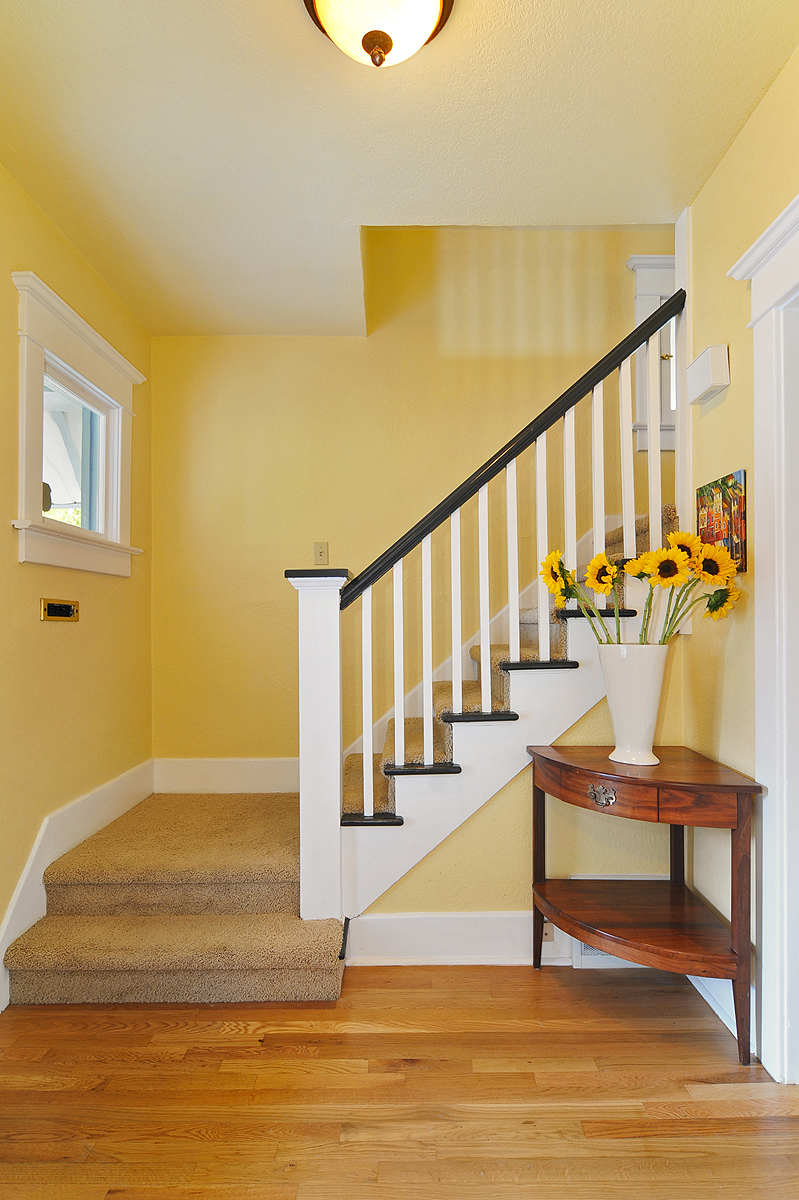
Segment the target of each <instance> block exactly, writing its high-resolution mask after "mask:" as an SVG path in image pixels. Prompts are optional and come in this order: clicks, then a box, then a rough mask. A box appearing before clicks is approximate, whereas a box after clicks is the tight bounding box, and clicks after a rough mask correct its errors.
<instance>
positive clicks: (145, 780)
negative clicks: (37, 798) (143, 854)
mask: <svg viewBox="0 0 799 1200" xmlns="http://www.w3.org/2000/svg"><path fill="white" fill-rule="evenodd" d="M152 791H153V760H152V759H148V760H147V761H146V762H143V763H140V764H139V766H137V767H133V768H132V769H131V770H130V771H126V772H125V774H124V775H118V776H117V778H116V779H111V780H110V781H109V782H108V783H104V784H101V786H100V787H98V788H95V789H94V791H91V792H88V793H87V794H86V795H85V796H79V797H78V799H77V800H72V801H71V802H70V803H69V804H65V805H64V806H63V808H58V809H56V811H55V812H52V813H50V814H49V816H47V817H45V819H44V820H43V821H42V824H41V828H40V829H39V832H38V834H37V836H36V841H35V842H34V843H33V849H32V850H31V852H30V855H29V856H28V861H27V862H26V864H25V868H24V870H23V872H22V875H21V876H20V880H19V883H18V884H17V886H16V888H15V890H14V895H13V896H12V897H11V903H10V904H9V906H8V910H7V912H6V915H5V917H4V918H3V923H2V925H0V964H1V963H2V960H3V958H4V957H5V952H6V950H7V949H8V947H9V946H10V945H11V943H12V942H13V941H15V940H16V939H17V938H18V937H19V936H20V934H22V933H24V932H25V930H26V929H30V927H31V925H34V924H35V923H36V922H37V921H38V920H39V919H40V918H41V917H43V916H44V914H45V910H46V906H47V898H46V896H45V891H44V883H43V879H42V877H43V875H44V872H45V870H46V869H47V867H49V866H50V863H53V862H55V860H56V859H57V858H60V857H61V855H62V854H66V852H67V850H72V849H73V847H75V846H77V845H79V843H80V842H82V841H84V839H85V838H87V837H91V835H92V834H93V833H97V831H98V830H99V829H102V828H103V826H105V825H108V823H109V822H110V821H113V820H114V819H115V818H116V817H119V816H121V815H122V813H124V812H127V811H128V809H129V808H133V806H134V804H138V803H139V802H140V801H141V800H144V799H145V798H146V797H147V796H149V795H151V793H152ZM7 1005H8V971H7V970H6V968H5V967H3V966H0V1010H1V1009H4V1008H5V1007H6V1006H7Z"/></svg>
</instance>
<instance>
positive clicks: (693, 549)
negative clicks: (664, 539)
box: [669, 530, 702, 558]
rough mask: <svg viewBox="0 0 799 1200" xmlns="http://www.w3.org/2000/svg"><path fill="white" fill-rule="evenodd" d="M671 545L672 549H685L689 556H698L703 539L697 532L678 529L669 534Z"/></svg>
mask: <svg viewBox="0 0 799 1200" xmlns="http://www.w3.org/2000/svg"><path fill="white" fill-rule="evenodd" d="M669 545H670V546H671V548H672V550H684V551H685V553H686V554H687V555H688V557H689V558H696V556H697V554H698V553H699V551H700V550H701V548H702V540H701V538H699V537H697V535H696V534H695V533H681V532H680V531H679V530H678V531H677V532H676V533H670V534H669Z"/></svg>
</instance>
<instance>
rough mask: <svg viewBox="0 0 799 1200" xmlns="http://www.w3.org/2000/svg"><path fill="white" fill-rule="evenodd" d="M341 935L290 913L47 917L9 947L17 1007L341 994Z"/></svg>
mask: <svg viewBox="0 0 799 1200" xmlns="http://www.w3.org/2000/svg"><path fill="white" fill-rule="evenodd" d="M342 933H343V926H342V924H341V922H339V921H336V920H327V921H301V920H300V919H299V917H295V916H293V915H291V914H289V913H272V914H268V915H265V916H264V915H254V914H235V915H232V916H162V917H130V916H123V917H91V916H85V915H81V916H46V917H43V918H42V920H41V921H39V922H38V923H37V924H36V925H34V926H33V928H32V929H29V930H28V931H27V933H24V934H23V935H22V937H20V938H18V939H17V941H16V942H14V944H13V945H12V946H11V947H9V949H8V951H7V952H6V957H5V962H6V966H7V967H8V968H9V972H10V987H11V1003H12V1004H115V1003H146V1004H165V1003H169V1004H174V1003H192V1002H196V1003H215V1002H219V1003H237V1002H253V1001H254V1002H268V1001H283V1002H285V1001H302V1000H305V1001H314V1000H315V1001H319V1000H336V999H338V997H339V995H340V991H341V977H342V974H343V969H344V964H343V962H342V961H340V960H339V957H338V955H339V950H340V947H341V939H342Z"/></svg>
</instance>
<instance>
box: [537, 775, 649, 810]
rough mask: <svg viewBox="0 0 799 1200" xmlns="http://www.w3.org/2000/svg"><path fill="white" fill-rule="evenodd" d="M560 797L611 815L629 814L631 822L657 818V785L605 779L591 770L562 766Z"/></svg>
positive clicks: (570, 802)
mask: <svg viewBox="0 0 799 1200" xmlns="http://www.w3.org/2000/svg"><path fill="white" fill-rule="evenodd" d="M560 797H561V799H562V800H566V801H567V802H568V803H569V804H578V805H579V806H580V807H581V808H590V809H593V811H594V812H603V813H608V814H610V816H612V817H630V818H632V819H633V820H634V821H657V819H658V799H657V788H653V787H646V786H645V785H643V784H638V783H627V782H624V783H620V782H619V780H618V779H604V778H603V777H602V776H601V775H597V774H594V773H593V772H592V771H575V770H571V771H569V770H566V769H564V770H563V771H562V773H561V781H560Z"/></svg>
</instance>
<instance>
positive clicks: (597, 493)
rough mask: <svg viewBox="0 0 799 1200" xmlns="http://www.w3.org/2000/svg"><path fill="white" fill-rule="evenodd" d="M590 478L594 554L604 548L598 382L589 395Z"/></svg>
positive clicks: (600, 386) (602, 437)
mask: <svg viewBox="0 0 799 1200" xmlns="http://www.w3.org/2000/svg"><path fill="white" fill-rule="evenodd" d="M591 455H592V459H591V463H592V465H591V478H592V481H593V495H594V554H601V553H602V551H603V550H604V549H605V400H604V386H603V384H601V383H598V384H597V385H596V387H595V388H594V391H593V394H592V396H591Z"/></svg>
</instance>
